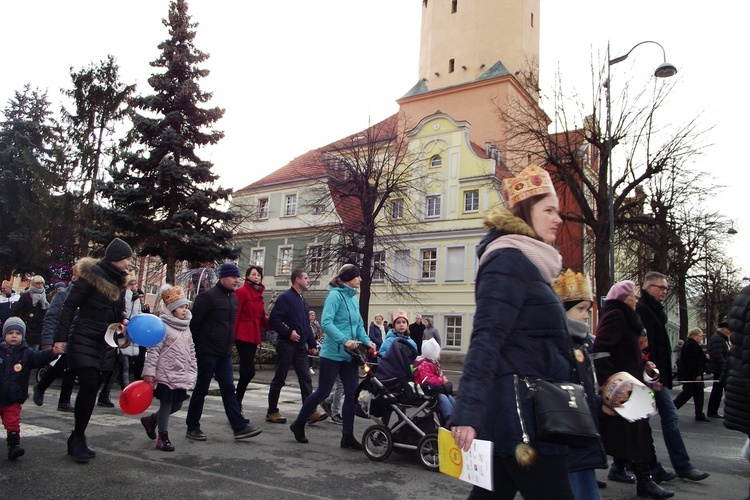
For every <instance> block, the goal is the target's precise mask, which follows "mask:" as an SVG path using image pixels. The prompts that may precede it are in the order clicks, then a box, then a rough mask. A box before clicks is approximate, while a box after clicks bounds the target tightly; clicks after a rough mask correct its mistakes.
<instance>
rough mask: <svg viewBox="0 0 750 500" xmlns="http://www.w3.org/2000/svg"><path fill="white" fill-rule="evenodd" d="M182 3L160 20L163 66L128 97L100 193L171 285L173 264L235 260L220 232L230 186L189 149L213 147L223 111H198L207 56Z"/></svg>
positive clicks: (206, 96) (117, 223)
mask: <svg viewBox="0 0 750 500" xmlns="http://www.w3.org/2000/svg"><path fill="white" fill-rule="evenodd" d="M187 11H188V6H187V2H185V1H184V0H176V1H173V2H172V3H171V4H170V6H169V17H168V19H165V20H163V21H162V22H163V23H164V25H165V26H166V27H167V28H168V29H169V34H170V38H169V39H168V40H166V41H164V42H162V43H161V44H160V45H159V49H160V50H161V55H160V56H159V58H158V59H156V60H155V61H153V62H152V63H151V65H152V66H153V67H155V68H164V70H165V71H164V72H162V73H154V74H153V75H152V76H151V78H149V80H148V82H149V84H150V85H151V87H152V88H153V89H154V91H155V94H153V95H149V96H140V97H136V98H134V99H133V108H134V109H135V116H134V127H133V129H132V131H131V133H130V137H129V140H130V142H129V147H130V148H129V150H128V151H127V152H124V153H123V154H122V158H123V166H122V167H121V168H117V169H113V170H112V180H111V181H110V182H108V183H106V185H105V187H104V189H103V194H104V195H105V196H106V197H107V198H108V199H109V202H110V205H109V207H107V208H106V209H105V213H106V215H107V216H108V217H109V219H110V220H111V221H112V222H113V224H114V227H115V228H117V230H118V231H120V232H121V233H123V235H124V236H125V237H126V238H127V239H129V240H130V241H132V242H133V243H135V244H136V246H137V247H139V251H140V254H141V255H158V256H159V257H161V259H162V260H163V261H164V263H165V264H166V265H167V281H169V282H174V273H175V264H176V263H177V262H178V261H182V260H188V261H191V262H214V261H218V260H223V259H227V258H234V257H235V256H236V254H237V250H235V249H234V248H231V247H230V246H229V245H228V242H229V239H230V238H231V236H232V234H231V232H230V231H229V230H228V229H226V226H227V224H226V223H227V222H229V221H231V220H232V219H233V217H234V216H233V214H232V213H230V212H228V211H226V210H223V209H222V208H221V204H222V203H223V202H225V201H227V200H228V198H229V196H230V194H231V190H228V189H222V188H214V187H213V184H214V182H215V181H216V180H217V178H218V176H217V175H215V174H214V173H213V172H212V171H211V168H212V164H211V163H210V162H208V161H204V160H201V159H200V158H199V157H198V155H197V153H196V149H197V148H199V147H201V146H207V145H210V144H216V143H217V142H218V141H219V140H220V139H221V138H222V137H223V136H224V134H223V133H222V132H220V131H217V130H206V127H209V126H211V125H212V124H213V123H215V122H216V121H217V120H219V119H220V118H221V117H222V115H223V114H224V110H222V109H220V108H211V109H204V108H202V107H200V105H201V104H203V103H206V102H208V101H209V100H210V99H211V97H212V94H211V93H208V92H203V91H202V90H201V88H200V86H199V84H198V81H199V80H200V79H201V78H204V77H205V76H207V75H208V74H209V71H208V70H206V69H202V68H200V67H198V65H199V64H200V63H202V62H204V61H205V60H206V59H208V54H205V53H203V52H201V51H200V50H198V49H197V48H196V47H195V45H194V43H193V41H194V38H195V34H196V32H195V28H196V27H197V26H198V25H197V23H192V22H191V21H190V19H191V17H190V16H189V15H188V13H187Z"/></svg>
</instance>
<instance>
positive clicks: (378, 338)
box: [367, 321, 383, 349]
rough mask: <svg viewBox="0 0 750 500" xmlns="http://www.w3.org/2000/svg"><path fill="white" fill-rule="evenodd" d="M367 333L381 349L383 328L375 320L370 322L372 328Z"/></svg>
mask: <svg viewBox="0 0 750 500" xmlns="http://www.w3.org/2000/svg"><path fill="white" fill-rule="evenodd" d="M367 334H368V336H369V337H370V340H372V342H373V343H374V344H375V345H376V346H377V348H378V349H380V346H381V345H383V330H381V329H380V327H379V326H378V325H376V324H375V322H374V321H373V322H372V323H370V330H369V332H367Z"/></svg>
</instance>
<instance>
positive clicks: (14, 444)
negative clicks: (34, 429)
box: [8, 431, 26, 460]
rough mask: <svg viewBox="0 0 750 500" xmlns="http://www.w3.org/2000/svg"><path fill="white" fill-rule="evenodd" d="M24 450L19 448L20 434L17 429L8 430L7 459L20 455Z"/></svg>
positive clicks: (13, 458)
mask: <svg viewBox="0 0 750 500" xmlns="http://www.w3.org/2000/svg"><path fill="white" fill-rule="evenodd" d="M24 453H26V450H24V449H23V448H21V435H20V434H18V432H17V431H10V432H8V460H15V459H17V458H18V457H22V456H23V454H24Z"/></svg>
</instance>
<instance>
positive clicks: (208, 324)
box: [190, 283, 237, 356]
mask: <svg viewBox="0 0 750 500" xmlns="http://www.w3.org/2000/svg"><path fill="white" fill-rule="evenodd" d="M236 317H237V297H235V296H234V290H230V289H228V288H224V287H223V286H222V285H221V283H217V284H216V285H215V286H213V287H212V288H209V289H208V290H206V291H205V292H202V293H199V294H198V295H197V296H196V297H195V302H194V303H193V318H192V319H191V320H190V331H191V332H192V334H193V340H194V341H195V352H196V353H197V354H207V355H211V356H231V355H232V344H234V322H235V318H236Z"/></svg>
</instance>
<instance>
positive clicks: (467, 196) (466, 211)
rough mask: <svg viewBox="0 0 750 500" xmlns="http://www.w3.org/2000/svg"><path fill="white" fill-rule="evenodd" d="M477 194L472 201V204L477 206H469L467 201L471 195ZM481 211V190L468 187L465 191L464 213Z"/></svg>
mask: <svg viewBox="0 0 750 500" xmlns="http://www.w3.org/2000/svg"><path fill="white" fill-rule="evenodd" d="M470 194H471V195H476V198H475V199H474V200H472V201H473V203H472V206H476V208H467V204H468V203H467V202H468V201H469V195H470ZM476 212H479V190H478V189H468V190H466V191H464V213H467V214H468V213H476Z"/></svg>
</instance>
